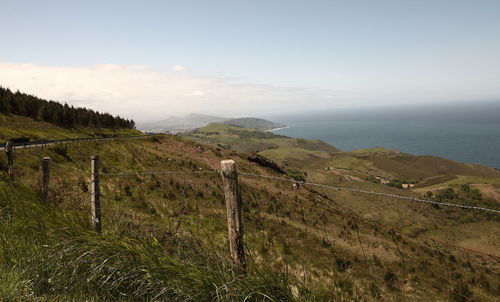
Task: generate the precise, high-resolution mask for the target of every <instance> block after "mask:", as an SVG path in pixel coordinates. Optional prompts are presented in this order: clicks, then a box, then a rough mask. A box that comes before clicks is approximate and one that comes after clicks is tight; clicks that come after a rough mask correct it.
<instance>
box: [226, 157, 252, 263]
mask: <svg viewBox="0 0 500 302" xmlns="http://www.w3.org/2000/svg"><path fill="white" fill-rule="evenodd" d="M221 174H222V182H223V185H224V196H225V199H226V211H227V228H228V233H229V251H230V253H231V260H232V263H233V270H234V271H236V272H237V273H245V271H246V261H245V245H244V242H243V221H242V220H241V206H242V200H241V193H240V187H239V184H238V172H237V171H236V163H235V162H234V160H223V161H221Z"/></svg>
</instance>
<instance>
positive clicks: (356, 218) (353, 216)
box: [26, 154, 500, 263]
mask: <svg viewBox="0 0 500 302" xmlns="http://www.w3.org/2000/svg"><path fill="white" fill-rule="evenodd" d="M26 155H28V156H31V157H33V158H37V159H42V158H43V157H39V156H35V155H31V154H26ZM50 163H51V164H54V165H57V166H59V167H62V168H66V169H71V170H73V171H76V172H79V173H85V174H90V176H93V177H92V178H94V177H95V176H99V175H109V176H128V175H155V174H211V173H221V171H219V170H207V171H181V170H179V171H139V172H130V171H129V172H99V171H98V170H97V168H95V169H94V170H93V171H92V172H90V171H85V170H82V169H78V168H74V167H70V166H68V165H64V164H59V163H55V162H53V161H51V162H50ZM238 174H239V175H243V176H251V177H258V178H265V179H274V180H279V181H286V182H291V183H297V184H302V185H311V186H316V187H321V188H327V189H334V190H339V191H341V190H343V191H351V192H359V193H364V194H372V195H379V196H385V197H392V198H399V199H406V200H412V201H422V202H426V203H431V204H438V205H445V206H454V207H459V208H465V209H475V210H486V211H490V212H494V213H500V211H498V210H494V209H487V208H481V207H473V206H462V205H457V204H450V203H442V202H435V201H430V200H424V199H418V198H412V197H406V196H399V195H396V194H387V193H380V192H372V191H367V190H360V189H352V188H346V187H337V186H329V185H324V184H318V183H312V182H305V181H297V180H294V179H289V178H284V177H276V176H268V175H261V174H254V173H246V172H239V173H238ZM95 183H97V187H95V188H94V186H92V188H94V190H92V191H94V192H95V193H94V194H91V196H92V198H91V199H92V203H91V204H94V203H95V200H94V199H95V197H97V198H98V197H99V196H100V192H99V188H98V181H97V182H93V184H95ZM232 189H234V188H232ZM226 190H227V189H226ZM238 190H239V189H238ZM226 193H227V192H226ZM229 194H235V196H237V195H238V194H239V193H236V192H232V193H229ZM240 198H241V197H240ZM326 201H329V202H330V203H331V204H333V205H334V207H336V208H337V211H338V212H339V213H335V212H334V211H332V210H330V209H328V208H326V209H319V208H316V209H319V210H325V211H327V212H328V213H330V214H334V215H342V216H346V217H349V218H350V219H352V220H353V221H356V222H360V223H364V224H368V225H371V226H374V227H377V228H380V229H382V230H384V231H386V232H389V233H398V234H400V235H404V236H408V237H410V238H421V239H424V240H430V241H432V242H438V243H440V244H442V245H445V246H448V247H451V248H455V249H459V250H462V251H466V252H470V253H473V254H476V255H481V256H487V257H490V258H492V259H493V260H494V261H495V262H496V263H498V262H499V261H498V259H500V256H497V255H493V254H488V253H484V252H481V251H477V250H473V249H470V248H466V247H462V246H458V245H455V244H452V243H448V242H446V241H442V240H439V239H436V238H431V237H427V236H423V235H417V234H411V233H406V232H403V231H400V230H397V229H394V228H391V227H387V226H384V225H381V224H378V223H376V222H373V221H370V220H367V219H364V218H362V217H360V216H359V214H356V213H349V212H352V211H350V210H347V209H345V208H344V209H342V207H340V206H338V205H337V204H336V203H335V202H333V201H332V200H328V199H326ZM226 202H227V198H226ZM240 203H241V202H240ZM240 206H241V205H240ZM301 206H305V205H301ZM305 207H308V206H305ZM98 208H99V209H100V206H98ZM229 214H230V211H229V210H228V215H229ZM94 215H95V214H94ZM94 215H93V216H94ZM94 219H95V220H97V219H96V218H93V221H94ZM98 219H99V224H100V217H99V218H98ZM96 230H97V231H100V225H99V228H96ZM241 244H244V243H240V245H241ZM237 261H240V260H238V259H237ZM243 261H244V260H243Z"/></svg>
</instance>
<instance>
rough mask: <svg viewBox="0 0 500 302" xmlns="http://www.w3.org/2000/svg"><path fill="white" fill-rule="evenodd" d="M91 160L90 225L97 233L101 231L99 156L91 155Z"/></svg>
mask: <svg viewBox="0 0 500 302" xmlns="http://www.w3.org/2000/svg"><path fill="white" fill-rule="evenodd" d="M90 161H91V173H92V174H91V177H90V195H91V197H90V199H91V202H92V208H91V211H92V227H93V228H94V231H96V232H97V233H101V203H100V194H101V193H100V191H99V157H98V156H97V155H96V156H92V157H91V158H90Z"/></svg>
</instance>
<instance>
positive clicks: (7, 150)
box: [5, 142, 14, 176]
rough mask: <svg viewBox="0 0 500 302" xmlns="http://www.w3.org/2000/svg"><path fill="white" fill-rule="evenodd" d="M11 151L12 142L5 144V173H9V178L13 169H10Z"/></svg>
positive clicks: (12, 160) (11, 164)
mask: <svg viewBox="0 0 500 302" xmlns="http://www.w3.org/2000/svg"><path fill="white" fill-rule="evenodd" d="M13 150H14V149H13V146H12V142H7V143H6V144H5V155H7V173H9V176H12V175H13V173H14V169H13V167H12V166H13V165H14V158H13V157H14V154H13Z"/></svg>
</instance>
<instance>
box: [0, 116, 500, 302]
mask: <svg viewBox="0 0 500 302" xmlns="http://www.w3.org/2000/svg"><path fill="white" fill-rule="evenodd" d="M38 126H39V127H43V125H41V124H39V125H38ZM236 128H237V129H232V128H228V129H227V130H226V131H227V132H226V133H222V134H221V135H224V137H225V138H226V139H227V142H228V144H229V145H230V144H236V145H238V144H237V143H238V142H237V140H235V138H234V137H233V135H235V134H234V132H233V131H235V130H239V131H241V129H240V128H238V127H236ZM53 130H54V131H55V130H56V129H53ZM59 131H63V130H61V129H59ZM211 131H218V130H216V129H212V130H211ZM237 133H239V132H237ZM245 135H248V136H249V137H248V141H247V142H251V141H252V140H253V141H254V142H256V138H255V135H262V134H255V133H253V132H252V131H249V133H245ZM265 135H271V136H270V137H269V138H262V139H263V140H267V139H270V140H271V141H272V142H273V143H275V144H278V142H279V143H280V144H282V145H278V148H276V149H280V148H284V149H286V148H290V147H291V146H293V143H292V141H293V142H294V143H296V144H298V146H299V147H298V148H299V149H300V150H301V151H302V150H309V151H314V149H313V148H314V146H319V147H320V148H323V149H322V150H321V151H323V152H325V153H328V154H335V151H336V150H335V149H334V148H333V147H328V146H327V145H326V146H325V144H324V143H321V142H315V141H312V142H311V141H300V140H295V139H292V140H291V141H288V140H289V139H287V138H283V137H279V136H275V135H273V134H265ZM199 139H201V138H199ZM290 144H292V145H290ZM239 146H241V148H242V150H243V151H246V150H244V149H243V147H244V144H240V145H239ZM269 150H271V149H269ZM273 150H274V149H273ZM91 155H99V156H100V161H101V167H102V172H123V171H179V170H181V171H198V172H200V171H211V170H215V169H218V168H219V165H220V161H221V160H222V159H228V158H232V159H234V160H235V161H236V162H237V165H238V169H239V171H240V172H246V173H256V174H262V175H268V176H281V175H280V174H278V173H277V172H275V171H273V170H270V169H268V168H266V167H263V166H260V165H259V164H258V163H255V162H251V161H249V160H247V157H246V156H245V155H244V154H241V153H238V152H234V151H231V150H225V149H223V148H220V147H215V146H210V145H205V144H200V143H196V142H192V141H187V140H184V138H182V137H173V136H157V137H150V138H144V139H140V140H134V141H130V140H127V141H108V142H100V143H86V144H80V145H78V146H75V145H61V146H51V147H50V148H48V149H31V150H19V151H16V152H15V171H16V172H15V176H14V179H10V178H8V177H7V176H6V175H5V173H4V172H2V173H1V174H0V229H1V230H2V231H1V232H2V236H1V237H0V240H1V241H2V243H1V244H0V296H2V297H7V298H6V299H7V300H8V301H10V300H12V301H16V300H34V301H68V300H71V301H89V300H90V301H103V300H106V301H108V300H109V301H115V300H116V301H151V300H152V301H336V300H338V301H353V300H359V301H431V300H432V301H449V300H450V299H451V300H453V301H468V300H470V301H472V299H474V301H494V300H495V297H497V296H498V295H500V288H498V286H497V285H496V284H497V283H498V282H497V281H498V278H499V275H498V274H499V271H498V269H499V268H498V264H497V262H495V260H494V259H492V258H490V257H483V256H479V255H475V254H471V253H466V252H460V251H458V250H456V249H452V248H450V247H447V246H445V245H443V244H440V243H437V244H436V245H435V243H434V242H433V241H430V240H425V239H423V238H421V237H418V236H421V235H426V236H434V237H436V238H437V239H441V240H447V241H450V242H453V243H456V244H461V245H464V246H466V247H469V248H474V249H479V250H481V251H483V252H487V253H495V254H498V251H499V250H500V247H499V246H498V243H499V242H500V238H499V235H498V234H497V233H495V232H492V231H491V230H495V229H498V227H499V226H500V222H499V219H498V218H497V216H495V215H493V214H487V213H482V212H472V211H466V210H460V209H453V208H437V207H432V206H430V205H428V204H421V203H412V202H401V201H399V200H395V199H388V198H383V197H373V196H367V195H362V194H360V193H356V192H348V191H336V190H328V189H325V188H315V187H308V186H300V187H294V186H292V184H291V183H288V182H281V181H276V180H270V179H260V178H255V177H249V176H245V175H241V176H240V182H241V191H242V196H243V201H244V210H243V212H244V213H243V221H244V223H245V243H246V246H247V255H248V259H249V272H248V275H247V276H246V277H237V276H235V275H233V273H232V272H231V269H230V265H229V260H228V255H229V253H228V248H227V239H226V238H227V225H226V221H225V206H224V197H223V192H222V189H221V179H220V176H219V175H218V174H217V173H207V174H158V175H101V188H102V208H103V234H102V235H96V234H93V233H92V232H91V231H89V229H90V225H89V215H88V213H89V212H90V209H89V208H90V205H89V192H88V190H89V188H88V182H89V173H88V171H89V165H90V160H89V159H90V156H91ZM41 156H50V157H51V158H52V161H53V162H54V164H53V165H52V172H51V183H50V187H51V192H50V202H49V204H48V205H43V204H42V203H41V201H40V198H39V195H40V193H39V179H40V172H39V168H38V166H39V158H40V157H41ZM4 166H5V158H4V157H0V168H2V171H3V170H4V169H3V168H4ZM310 171H312V172H314V169H311V170H310ZM322 172H324V171H322ZM308 178H311V179H313V180H314V181H318V182H321V183H328V184H342V185H343V186H351V185H353V181H349V180H346V179H345V178H342V177H340V176H339V175H335V174H331V173H320V172H315V173H313V174H311V175H308ZM356 186H358V187H363V188H364V187H366V188H376V189H377V190H378V191H383V192H388V193H400V192H403V193H405V194H408V195H413V194H414V193H412V192H409V191H401V190H399V189H396V188H393V187H389V186H385V185H380V184H374V183H371V182H360V183H359V184H358V183H356ZM366 220H369V221H371V222H374V223H376V224H373V223H368V222H366ZM379 224H380V225H379ZM391 227H397V228H398V229H401V230H402V231H404V232H406V233H408V235H406V234H401V233H395V232H392V231H391V230H390V229H391ZM464 297H465V298H464Z"/></svg>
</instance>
